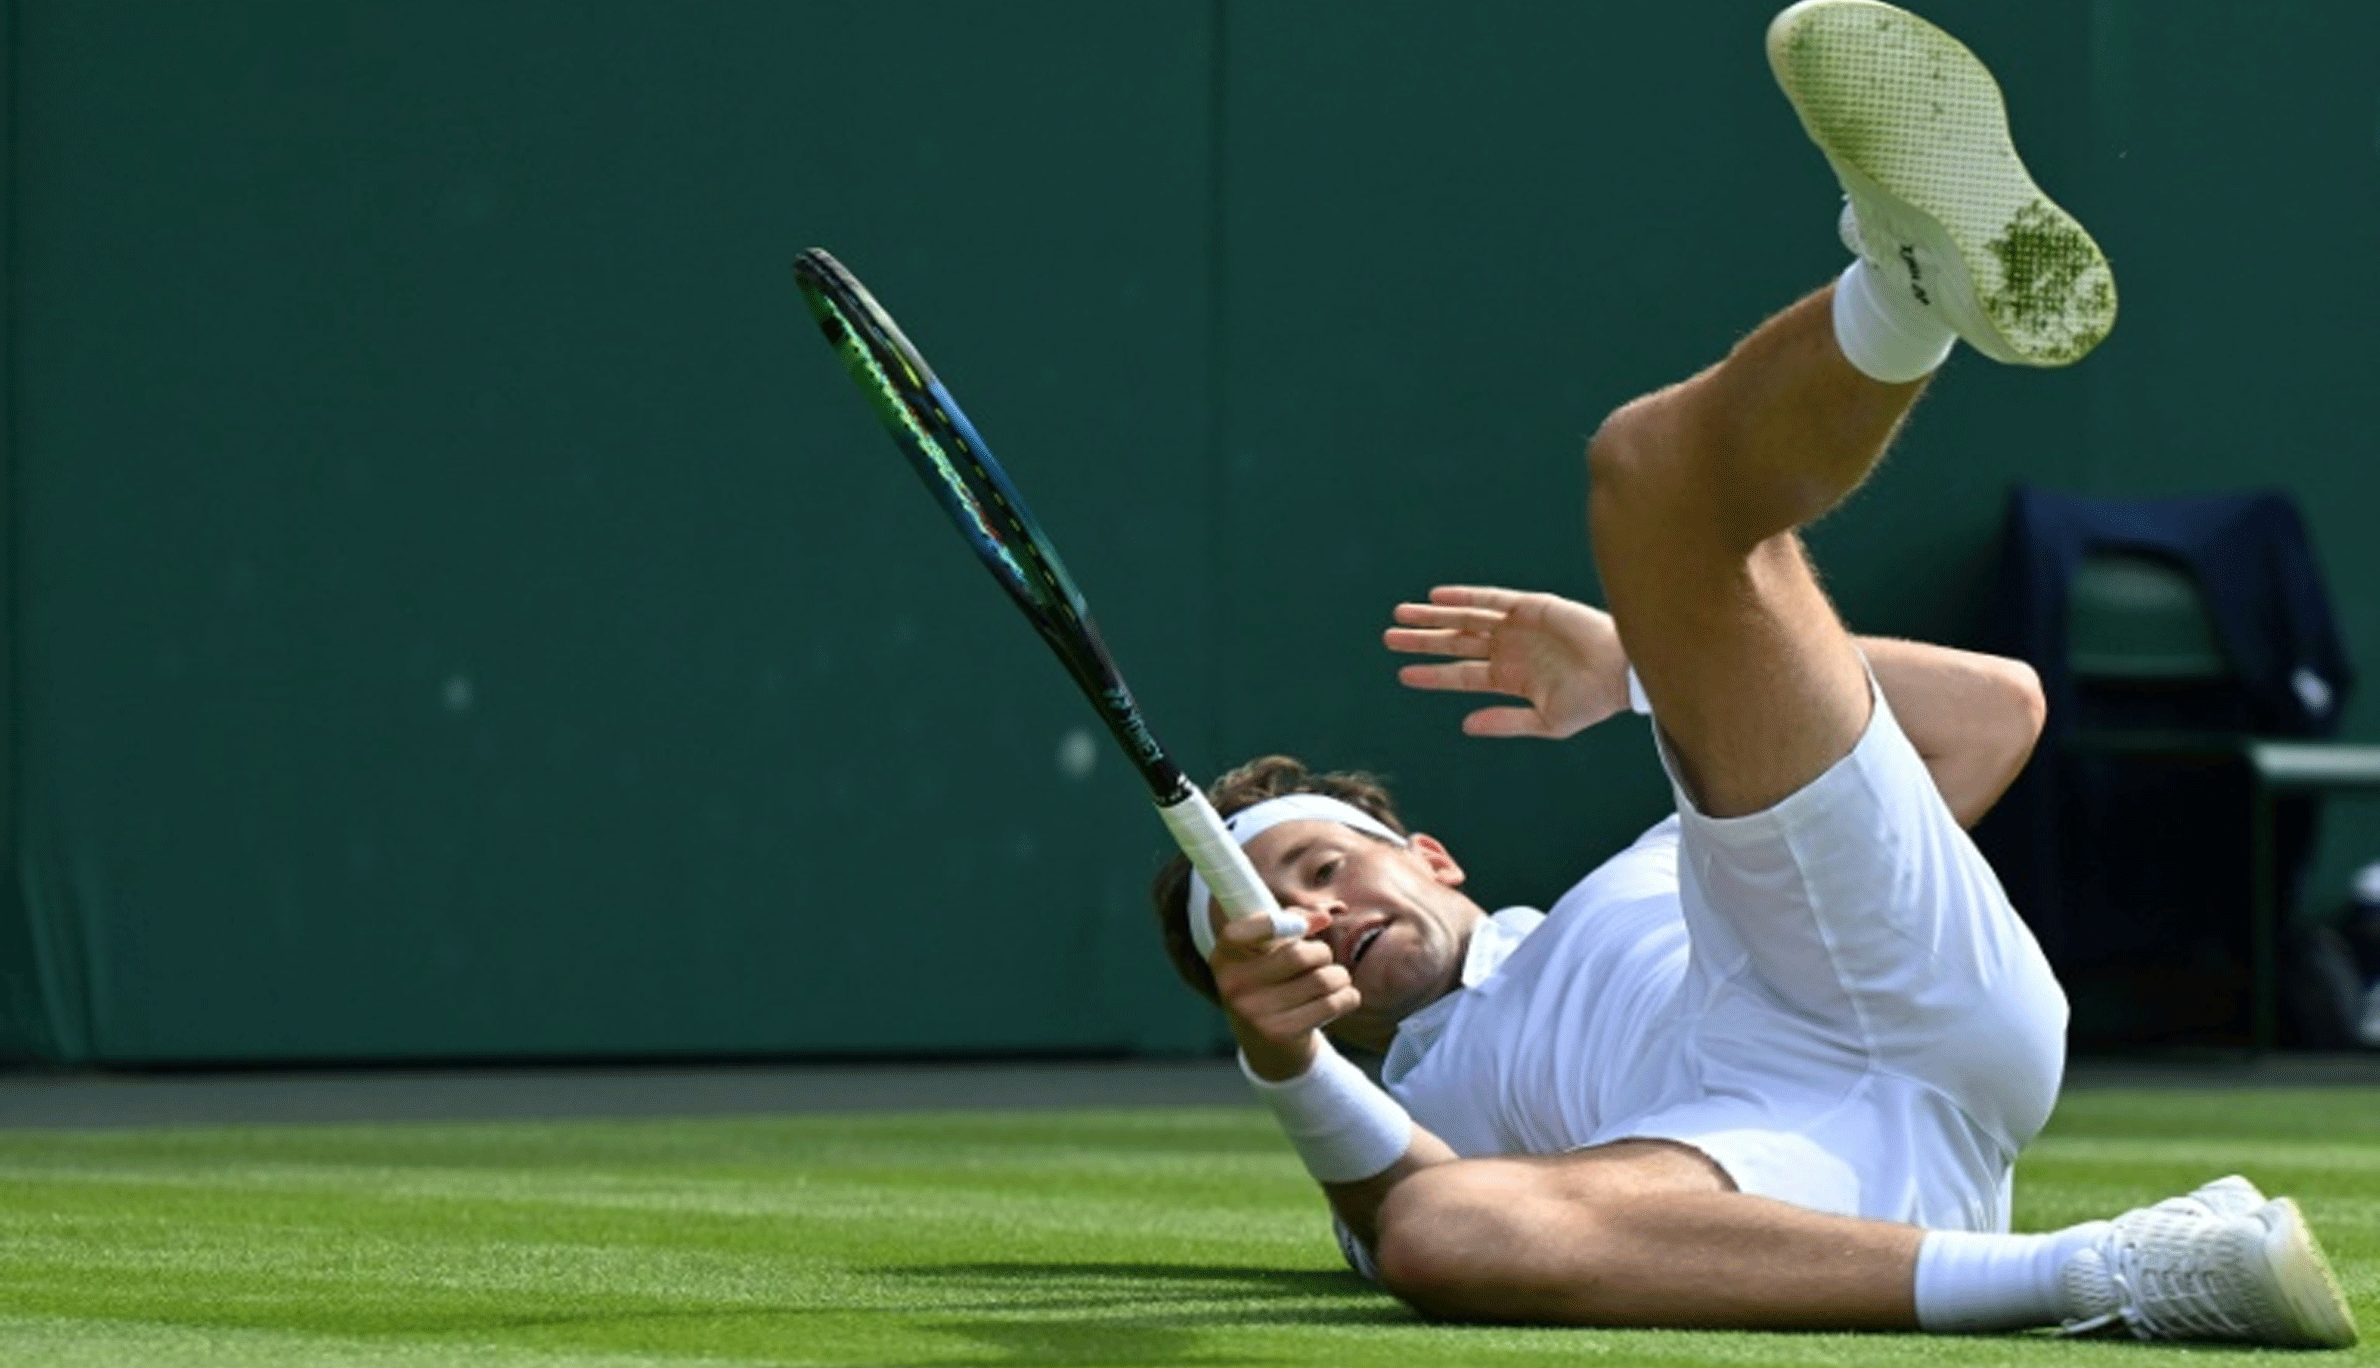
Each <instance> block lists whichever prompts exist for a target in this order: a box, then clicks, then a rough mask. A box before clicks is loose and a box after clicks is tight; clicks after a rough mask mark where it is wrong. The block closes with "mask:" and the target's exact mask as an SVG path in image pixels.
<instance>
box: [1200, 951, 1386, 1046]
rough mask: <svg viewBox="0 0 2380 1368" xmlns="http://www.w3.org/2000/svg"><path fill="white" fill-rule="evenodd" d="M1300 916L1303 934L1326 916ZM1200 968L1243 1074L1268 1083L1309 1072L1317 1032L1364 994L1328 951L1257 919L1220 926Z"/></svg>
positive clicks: (1353, 1006)
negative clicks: (1242, 1061)
mask: <svg viewBox="0 0 2380 1368" xmlns="http://www.w3.org/2000/svg"><path fill="white" fill-rule="evenodd" d="M1293 915H1295V914H1293ZM1304 915H1305V917H1306V919H1307V932H1308V933H1309V934H1311V933H1312V932H1314V931H1316V930H1319V929H1321V928H1322V927H1323V926H1326V925H1328V924H1329V921H1330V918H1329V916H1328V914H1326V913H1321V912H1309V913H1306V914H1304ZM1207 963H1208V964H1209V966H1210V967H1212V968H1213V969H1214V971H1215V991H1216V993H1217V995H1219V996H1220V997H1221V998H1222V999H1223V1011H1224V1015H1225V1017H1226V1018H1227V1019H1228V1020H1229V1021H1230V1023H1231V1034H1232V1036H1233V1037H1234V1038H1236V1039H1237V1040H1238V1041H1239V1043H1240V1052H1241V1053H1242V1054H1245V1055H1246V1056H1247V1057H1248V1067H1249V1069H1250V1070H1252V1071H1253V1072H1254V1073H1255V1074H1256V1076H1257V1077H1258V1078H1262V1079H1266V1080H1269V1081H1271V1082H1275V1083H1278V1082H1281V1081H1283V1080H1286V1079H1291V1078H1295V1077H1297V1076H1298V1075H1299V1074H1302V1073H1304V1072H1305V1071H1306V1070H1307V1069H1308V1068H1310V1067H1312V1065H1313V1063H1314V1051H1315V1046H1316V1042H1317V1040H1318V1039H1319V1037H1318V1036H1317V1034H1316V1033H1317V1032H1319V1031H1320V1030H1321V1029H1322V1028H1323V1027H1325V1026H1328V1025H1329V1024H1330V1023H1332V1022H1334V1021H1337V1020H1338V1019H1339V1018H1340V1017H1343V1016H1345V1015H1347V1014H1348V1013H1349V1012H1352V1011H1354V1010H1355V1009H1356V1008H1358V1007H1360V1006H1362V1005H1363V995H1362V994H1361V993H1359V992H1357V991H1356V989H1355V985H1354V983H1352V982H1351V981H1349V979H1348V977H1347V970H1346V969H1345V967H1343V966H1342V965H1340V964H1339V963H1338V962H1337V961H1336V960H1334V959H1333V958H1332V956H1331V950H1330V946H1328V945H1327V944H1324V943H1323V942H1321V941H1318V940H1302V939H1293V938H1288V937H1281V936H1276V935H1274V934H1273V928H1272V926H1271V925H1270V923H1268V922H1267V921H1266V919H1265V918H1263V917H1237V918H1234V919H1232V920H1231V921H1230V922H1228V923H1226V924H1225V925H1224V927H1223V929H1222V930H1221V931H1220V932H1219V933H1218V934H1217V935H1216V937H1215V953H1214V955H1213V957H1212V958H1210V959H1209V960H1208V961H1207Z"/></svg>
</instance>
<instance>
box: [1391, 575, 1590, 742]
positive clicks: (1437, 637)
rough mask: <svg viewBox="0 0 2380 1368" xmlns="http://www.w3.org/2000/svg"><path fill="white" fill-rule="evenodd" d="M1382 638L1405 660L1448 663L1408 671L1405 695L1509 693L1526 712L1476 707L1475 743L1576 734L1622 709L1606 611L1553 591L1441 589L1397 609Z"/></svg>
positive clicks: (1468, 726)
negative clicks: (1410, 690)
mask: <svg viewBox="0 0 2380 1368" xmlns="http://www.w3.org/2000/svg"><path fill="white" fill-rule="evenodd" d="M1396 620H1397V623H1398V624H1399V625H1397V626H1395V627H1391V628H1389V629H1388V630H1387V631H1386V632H1385V633H1383V634H1382V637H1381V639H1382V641H1383V642H1385V643H1386V644H1387V646H1388V649H1390V650H1392V651H1396V652H1399V653H1401V654H1405V655H1435V656H1449V657H1452V658H1451V659H1448V660H1441V661H1435V662H1432V663H1430V664H1426V665H1407V666H1404V667H1403V668H1401V669H1399V670H1398V671H1397V679H1398V680H1399V681H1400V682H1401V683H1403V684H1405V685H1406V686H1408V687H1410V688H1415V689H1441V690H1450V691H1453V692H1457V693H1495V694H1509V695H1511V696H1513V697H1516V698H1524V699H1527V700H1528V705H1527V706H1525V707H1524V706H1520V705H1518V704H1504V705H1499V706H1496V707H1488V708H1480V709H1477V710H1476V711H1474V712H1472V713H1471V714H1470V715H1469V716H1466V717H1465V718H1464V719H1463V730H1464V731H1465V732H1468V733H1469V734H1471V735H1473V736H1544V737H1553V738H1560V737H1565V736H1572V735H1575V734H1577V733H1578V732H1581V731H1584V730H1585V729H1587V728H1588V727H1591V726H1593V725H1595V724H1596V723H1598V722H1601V721H1602V720H1603V719H1605V718H1607V717H1610V716H1612V715H1613V714H1614V713H1619V712H1624V711H1626V710H1627V707H1628V655H1627V652H1626V651H1624V650H1622V649H1621V647H1620V634H1619V632H1618V630H1617V629H1616V628H1614V627H1613V626H1612V620H1611V614H1609V613H1606V612H1604V611H1602V610H1601V609H1599V608H1590V607H1588V606H1587V605H1585V604H1583V603H1577V602H1574V601H1572V600H1570V599H1566V598H1558V597H1556V596H1554V595H1552V594H1536V593H1522V592H1520V591H1519V590H1515V589H1496V588H1490V587H1483V586H1476V585H1459V584H1458V585H1440V586H1439V587H1437V588H1435V589H1432V590H1431V591H1430V601H1429V602H1427V603H1400V604H1398V605H1397V608H1396Z"/></svg>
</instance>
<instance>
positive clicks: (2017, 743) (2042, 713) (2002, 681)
mask: <svg viewBox="0 0 2380 1368" xmlns="http://www.w3.org/2000/svg"><path fill="white" fill-rule="evenodd" d="M1993 659H1994V660H1995V661H1996V662H1997V678H1996V681H1995V682H1996V687H1997V689H1998V692H1999V693H2000V695H2001V698H2002V700H2003V711H2004V712H2005V713H2006V715H2007V718H2008V722H2007V729H2008V736H2007V742H2008V748H2009V754H2010V762H2009V769H2008V777H2009V778H2010V779H2012V780H2013V779H2014V778H2016V772H2017V771H2018V770H2021V769H2023V768H2024V767H2025V761H2026V759H2027V758H2028V757H2030V756H2031V755H2032V754H2033V746H2034V744H2035V743H2036V742H2038V741H2040V740H2041V729H2042V727H2043V726H2045V725H2047V724H2048V722H2049V696H2048V695H2047V694H2044V693H2043V692H2042V691H2041V674H2040V672H2039V671H2037V670H2035V669H2034V668H2033V667H2032V666H2031V665H2028V664H2026V663H2025V662H2024V661H2021V660H2012V659H2010V658H2009V657H2007V656H1995V657H1993Z"/></svg>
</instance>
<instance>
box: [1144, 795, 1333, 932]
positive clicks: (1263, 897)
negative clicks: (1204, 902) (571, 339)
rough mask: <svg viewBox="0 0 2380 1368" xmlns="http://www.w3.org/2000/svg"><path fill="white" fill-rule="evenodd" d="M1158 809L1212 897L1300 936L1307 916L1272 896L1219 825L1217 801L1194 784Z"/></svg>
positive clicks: (1236, 914)
mask: <svg viewBox="0 0 2380 1368" xmlns="http://www.w3.org/2000/svg"><path fill="white" fill-rule="evenodd" d="M1157 815H1158V816H1159V817H1160V818H1163V819H1164V821H1165V829H1166V830H1167V831H1170V832H1172V833H1173V840H1174V844H1175V845H1178V846H1180V847H1181V848H1182V853H1183V854H1184V855H1187V856H1189V857H1190V864H1191V867H1193V868H1195V869H1196V870H1197V871H1198V877H1200V878H1201V879H1204V880H1206V885H1207V887H1208V888H1210V889H1212V890H1213V891H1214V894H1215V900H1216V901H1217V902H1220V903H1222V904H1223V910H1224V911H1226V912H1228V913H1230V914H1231V915H1232V916H1233V917H1270V918H1271V919H1272V923H1273V934H1274V935H1276V936H1303V935H1305V934H1306V919H1305V918H1304V917H1302V916H1299V915H1298V914H1296V913H1294V912H1284V911H1282V910H1281V905H1280V904H1279V903H1277V902H1275V901H1273V891H1272V890H1271V889H1269V888H1267V887H1265V885H1264V880H1263V878H1261V877H1260V876H1259V875H1258V874H1257V873H1256V866H1255V865H1253V864H1251V863H1249V861H1248V853H1247V852H1246V851H1244V850H1241V849H1240V843H1239V842H1238V841H1237V840H1234V839H1233V838H1232V834H1231V829H1230V828H1228V827H1226V826H1224V825H1223V818H1222V817H1221V816H1219V815H1217V814H1216V812H1215V805H1214V804H1212V803H1210V802H1208V801H1207V796H1206V795H1205V794H1204V793H1201V792H1200V791H1199V790H1198V787H1197V786H1196V785H1192V786H1191V788H1190V795H1189V796H1188V797H1186V798H1182V799H1179V800H1177V801H1175V802H1172V803H1161V804H1159V805H1158V807H1157Z"/></svg>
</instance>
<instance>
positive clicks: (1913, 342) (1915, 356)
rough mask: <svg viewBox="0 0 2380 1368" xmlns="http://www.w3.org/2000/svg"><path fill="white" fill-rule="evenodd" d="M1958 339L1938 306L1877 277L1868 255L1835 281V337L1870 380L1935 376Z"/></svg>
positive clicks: (1892, 381)
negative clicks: (1928, 305)
mask: <svg viewBox="0 0 2380 1368" xmlns="http://www.w3.org/2000/svg"><path fill="white" fill-rule="evenodd" d="M1958 340H1959V339H1958V334H1957V333H1955V332H1952V331H1951V329H1950V325H1949V324H1948V323H1945V322H1943V321H1942V319H1941V318H1940V317H1939V316H1938V315H1936V314H1935V313H1934V312H1933V311H1931V310H1929V309H1927V308H1926V306H1925V305H1923V304H1920V303H1918V302H1917V301H1916V300H1914V299H1911V298H1909V297H1908V296H1907V295H1905V294H1903V293H1901V292H1900V291H1899V290H1897V289H1894V288H1893V287H1892V286H1891V284H1890V283H1888V282H1886V281H1883V280H1880V279H1878V278H1877V275H1876V268H1875V267H1873V266H1871V265H1869V264H1868V261H1867V258H1865V257H1861V258H1859V259H1858V260H1856V261H1853V262H1852V263H1851V265H1850V266H1849V268H1847V269H1846V270H1845V271H1844V272H1843V274H1842V275H1841V277H1839V278H1838V279H1837V280H1836V281H1835V341H1836V343H1837V344H1838V345H1840V346H1841V347H1842V348H1843V357H1844V359H1845V360H1847V361H1849V362H1850V363H1851V364H1852V365H1854V366H1856V367H1858V368H1859V371H1860V373H1861V374H1862V375H1865V376H1867V377H1868V378H1869V379H1872V380H1881V381H1883V382H1884V383H1885V384H1888V385H1905V384H1907V383H1909V382H1910V381H1912V380H1915V379H1918V378H1919V377H1921V376H1925V375H1930V374H1932V373H1933V371H1934V368H1935V367H1936V366H1939V365H1941V364H1942V362H1943V359H1944V358H1945V357H1948V356H1949V355H1950V349H1951V348H1952V347H1953V346H1955V345H1957V343H1958Z"/></svg>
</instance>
